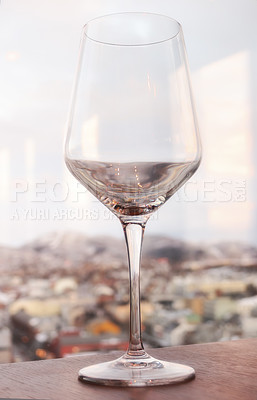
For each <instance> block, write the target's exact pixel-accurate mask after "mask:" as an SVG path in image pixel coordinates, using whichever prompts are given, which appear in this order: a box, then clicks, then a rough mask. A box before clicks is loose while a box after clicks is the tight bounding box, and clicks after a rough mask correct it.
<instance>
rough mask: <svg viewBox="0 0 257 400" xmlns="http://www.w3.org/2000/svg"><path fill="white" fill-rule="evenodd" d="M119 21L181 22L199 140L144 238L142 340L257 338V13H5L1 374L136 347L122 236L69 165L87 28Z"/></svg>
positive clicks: (189, 5) (56, 7)
mask: <svg viewBox="0 0 257 400" xmlns="http://www.w3.org/2000/svg"><path fill="white" fill-rule="evenodd" d="M121 11H148V12H156V13H159V14H165V15H168V16H170V17H173V18H175V19H177V20H178V21H180V22H181V24H182V27H183V31H184V36H185V41H186V47H187V52H188V58H189V64H190V69H191V77H192V85H193V90H194V96H195V100H196V108H197V112H198V119H199V126H200V133H201V137H202V142H203V161H202V164H201V166H200V169H199V170H198V172H197V173H196V174H195V175H194V176H193V177H192V179H191V180H190V181H189V182H188V183H187V184H186V185H185V186H184V187H183V188H181V189H180V190H179V192H178V193H177V194H175V195H174V197H173V198H172V199H171V200H169V201H168V202H167V204H165V205H164V206H163V207H162V208H161V209H160V210H159V211H158V212H157V213H156V214H155V215H154V216H153V217H152V219H151V220H150V221H149V222H148V225H147V228H146V234H145V243H144V251H143V261H142V273H141V278H142V290H141V292H142V312H143V338H144V342H145V344H146V346H149V347H151V346H158V347H160V346H171V345H178V344H189V343H201V342H209V341H218V340H230V339H237V338H244V337H253V336H257V243H256V239H255V238H256V234H257V191H256V187H257V185H256V175H257V169H256V159H255V158H256V154H257V141H256V129H257V112H256V111H257V75H256V70H257V48H256V36H257V25H256V15H257V2H256V0H247V1H243V0H234V1H232V0H225V1H222V0H208V1H206V0H195V1H191V0H179V1H178V0H177V1H175V0H174V1H168V0H159V1H158V4H157V3H156V2H155V1H153V0H142V1H140V4H139V3H138V2H136V1H135V0H131V1H130V2H124V1H123V0H110V1H108V2H106V1H103V0H95V1H94V2H91V1H89V0H64V1H63V0H55V1H54V2H52V1H50V0H45V1H44V2H39V1H37V0H36V1H35V0H8V1H6V0H3V1H2V2H1V5H0V32H1V35H0V59H1V63H0V65H1V74H0V81H1V91H0V102H1V106H0V127H1V129H0V138H1V140H0V201H1V207H0V220H1V230H0V277H1V280H0V362H9V361H21V360H35V359H45V358H52V357H64V356H68V355H71V354H80V353H82V352H92V351H99V350H100V351H110V350H113V349H126V347H127V330H128V312H129V310H128V271H127V261H126V251H125V244H124V240H123V237H122V235H123V233H122V229H121V226H120V223H119V221H118V220H117V219H116V218H115V217H114V216H113V215H111V214H110V213H109V212H108V210H107V209H105V208H104V206H102V205H101V204H100V203H99V202H98V201H96V200H95V199H94V198H93V196H91V195H90V194H89V193H88V192H86V190H85V189H84V188H83V187H82V186H81V185H80V184H79V183H77V182H76V180H75V179H74V178H73V177H72V176H71V175H70V174H69V172H68V171H67V169H66V167H65V165H64V161H63V140H64V135H65V124H66V120H67V113H68V108H69V101H70V93H71V88H72V83H73V79H74V73H75V69H76V63H77V56H78V48H79V39H80V35H81V29H82V26H83V25H84V24H85V23H86V22H87V21H88V20H90V19H92V18H94V17H97V16H100V15H104V14H109V13H113V12H121Z"/></svg>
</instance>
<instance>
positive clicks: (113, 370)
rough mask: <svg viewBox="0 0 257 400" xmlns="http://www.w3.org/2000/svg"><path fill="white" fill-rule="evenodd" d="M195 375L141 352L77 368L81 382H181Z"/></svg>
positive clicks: (145, 384)
mask: <svg viewBox="0 0 257 400" xmlns="http://www.w3.org/2000/svg"><path fill="white" fill-rule="evenodd" d="M194 377H195V371H194V369H193V368H191V367H188V366H186V365H181V364H175V363H171V362H167V361H159V360H156V359H155V358H153V357H151V356H149V355H148V354H147V353H143V355H141V356H133V355H129V354H125V355H124V356H122V357H120V358H118V359H117V360H114V361H108V362H105V363H101V364H95V365H91V366H89V367H85V368H82V369H81V370H80V371H79V379H80V380H81V381H82V382H93V383H97V384H99V385H106V386H136V387H140V386H157V385H167V384H172V383H179V382H185V381H188V380H190V379H193V378H194Z"/></svg>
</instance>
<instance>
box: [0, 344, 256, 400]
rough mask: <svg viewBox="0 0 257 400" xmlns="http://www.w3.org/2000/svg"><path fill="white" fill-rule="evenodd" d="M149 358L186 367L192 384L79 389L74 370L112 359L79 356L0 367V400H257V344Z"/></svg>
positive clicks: (187, 349) (164, 352) (159, 352)
mask: <svg viewBox="0 0 257 400" xmlns="http://www.w3.org/2000/svg"><path fill="white" fill-rule="evenodd" d="M149 353H150V354H151V355H153V356H155V357H159V358H161V359H163V360H167V361H174V362H180V363H185V364H189V365H191V366H192V367H194V368H195V370H196V379H195V380H194V381H191V382H188V383H183V384H180V385H167V386H157V387H148V388H111V387H103V386H97V385H92V384H84V383H81V382H79V381H78V380H77V371H78V370H79V369H80V368H82V367H84V366H86V365H89V364H93V363H96V362H102V361H107V360H110V359H113V358H114V355H113V354H112V355H99V356H97V357H96V356H94V357H88V356H87V357H84V356H80V357H70V358H67V359H59V360H49V361H34V362H25V363H17V364H2V365H0V398H9V399H10V398H20V399H46V400H50V399H51V400H65V399H67V400H73V399H74V400H75V399H76V400H79V399H83V400H86V399H89V400H91V399H93V400H100V399H101V400H102V399H104V400H109V399H110V400H116V399H117V400H137V399H138V400H146V399H147V400H158V399H163V400H168V399H169V400H257V339H247V340H239V341H234V342H224V343H214V344H202V345H192V346H183V347H173V348H165V349H153V350H151V351H149ZM120 354H121V353H120V352H119V353H117V354H115V356H118V355H120Z"/></svg>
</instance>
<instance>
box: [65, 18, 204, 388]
mask: <svg viewBox="0 0 257 400" xmlns="http://www.w3.org/2000/svg"><path fill="white" fill-rule="evenodd" d="M67 130H68V132H67V139H66V145H65V161H66V164H67V167H68V168H69V170H70V172H71V173H72V174H73V175H74V176H75V177H76V178H77V180H78V181H79V182H81V183H82V185H84V186H85V187H86V188H87V189H88V190H89V191H90V192H91V193H93V194H94V195H95V196H96V197H97V199H98V200H100V202H102V203H103V204H104V205H105V206H106V207H108V209H109V210H111V211H112V212H113V213H114V214H115V215H116V216H117V217H118V218H119V220H120V221H121V224H122V227H123V230H124V233H125V239H126V245H127V251H128V259H129V276H130V336H129V346H128V350H127V352H126V354H125V355H123V356H122V357H120V358H119V359H117V360H114V361H110V362H105V363H101V364H96V365H92V366H89V367H86V368H83V369H81V370H80V371H79V379H80V380H82V381H85V382H94V383H98V384H102V385H113V386H147V385H163V384H168V383H177V382H183V381H186V380H189V379H192V378H193V377H194V375H195V372H194V370H193V368H191V367H188V366H184V365H180V364H175V363H170V362H166V361H160V360H157V359H155V358H153V357H151V356H150V355H148V354H147V353H146V352H145V350H144V347H143V344H142V340H141V319H140V282H139V279H140V271H139V268H140V257H141V247H142V240H143V234H144V229H145V224H146V222H147V220H148V219H149V217H150V216H151V215H152V214H153V213H154V212H155V211H156V210H158V209H159V207H160V206H161V205H163V204H164V203H166V201H167V200H168V199H169V198H170V197H171V196H172V195H173V194H174V193H175V192H176V191H177V190H178V189H179V188H180V187H181V186H182V184H183V183H185V182H186V181H187V180H188V179H189V178H190V177H191V176H192V174H193V173H194V172H195V171H196V169H197V168H198V166H199V163H200V159H201V145H200V139H199V134H198V128H197V122H196V115H195V111H194V104H193V99H192V92H191V87H190V79H189V72H188V66H187V58H186V53H185V46H184V40H183V33H182V28H181V25H180V24H179V23H178V22H177V21H175V20H173V19H171V18H169V17H166V16H163V15H158V14H150V13H119V14H111V15H107V16H103V17H99V18H96V19H94V20H91V21H90V22H89V23H87V24H86V25H85V27H84V29H83V34H82V40H81V46H80V55H79V62H78V68H77V73H76V79H75V85H74V90H73V95H72V103H71V109H70V115H69V123H68V129H67Z"/></svg>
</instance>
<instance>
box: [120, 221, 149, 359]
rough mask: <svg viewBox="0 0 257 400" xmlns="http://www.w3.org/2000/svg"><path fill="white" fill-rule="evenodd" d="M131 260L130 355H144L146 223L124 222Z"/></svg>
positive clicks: (129, 259) (128, 352)
mask: <svg viewBox="0 0 257 400" xmlns="http://www.w3.org/2000/svg"><path fill="white" fill-rule="evenodd" d="M122 225H123V229H124V233H125V239H126V245H127V251H128V262H129V286H130V335H129V347H128V351H127V355H128V356H142V355H144V354H145V352H144V347H143V344H142V339H141V314H140V261H141V249H142V241H143V235H144V229H145V227H144V225H141V224H140V223H124V222H123V223H122Z"/></svg>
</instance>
